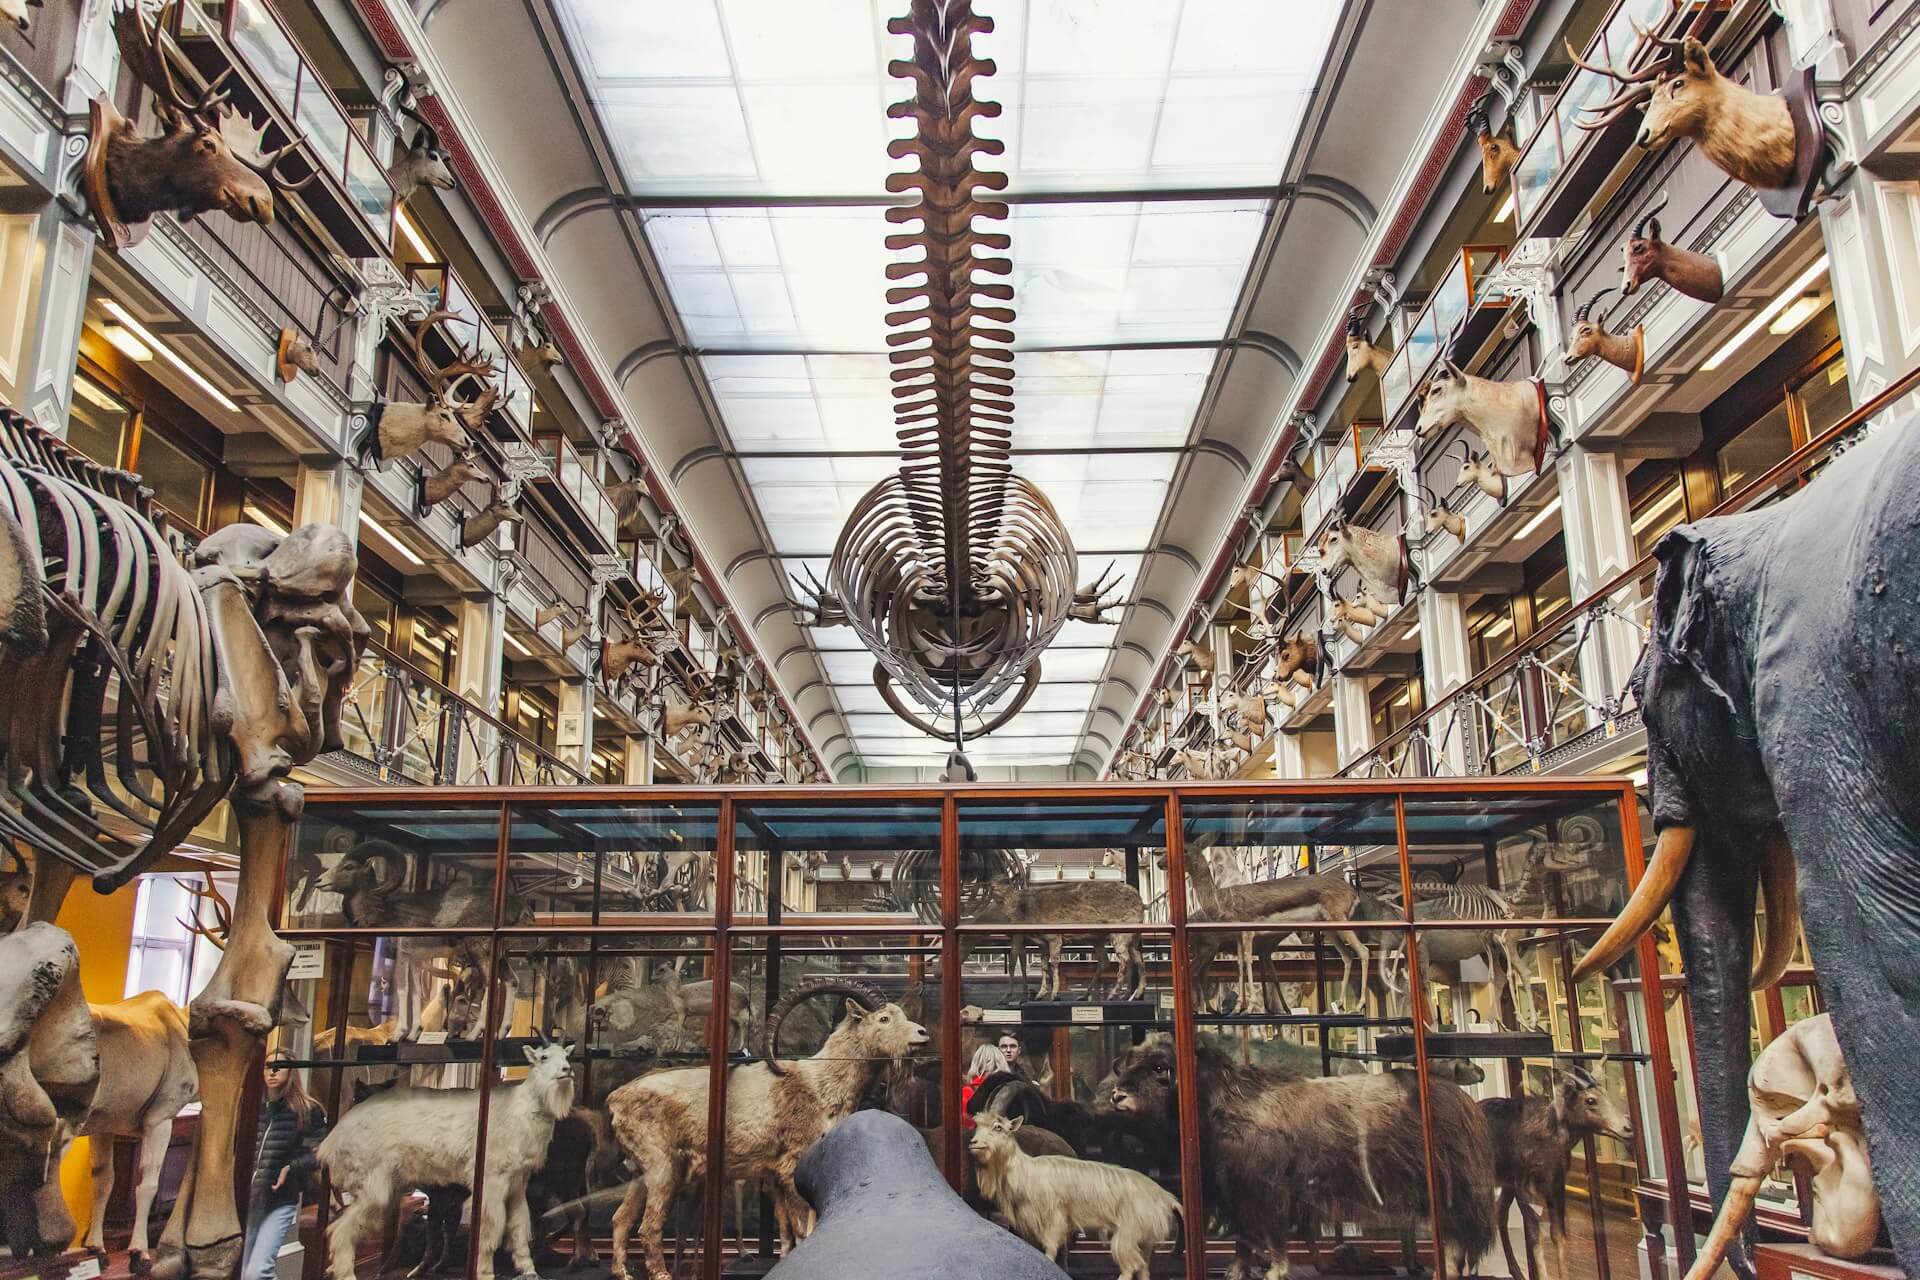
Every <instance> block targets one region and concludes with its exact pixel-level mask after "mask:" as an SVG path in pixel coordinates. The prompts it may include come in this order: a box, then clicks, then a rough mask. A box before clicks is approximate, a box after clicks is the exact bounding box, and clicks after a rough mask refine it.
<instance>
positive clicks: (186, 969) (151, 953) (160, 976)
mask: <svg viewBox="0 0 1920 1280" xmlns="http://www.w3.org/2000/svg"><path fill="white" fill-rule="evenodd" d="M234 881H235V877H234V876H232V875H226V874H216V875H215V876H214V877H213V887H214V888H215V889H216V890H218V891H219V893H220V894H221V895H222V896H224V897H226V898H228V899H229V900H230V899H231V897H232V894H233V891H234ZM205 887H206V882H205V881H204V880H202V879H200V878H198V877H194V876H164V875H156V876H142V877H141V878H140V889H139V896H138V898H137V900H136V901H135V902H134V906H133V942H132V945H131V946H130V947H129V948H128V951H127V986H126V994H127V995H129V996H132V995H137V994H139V993H140V992H142V991H158V992H160V993H161V994H162V995H164V996H166V997H167V999H169V1000H171V1001H173V1002H174V1003H175V1004H185V1003H186V1002H187V1001H189V1000H191V999H192V998H193V997H194V996H195V995H197V994H199V991H200V988H201V987H203V986H205V985H206V984H207V979H208V978H210V977H212V976H213V970H214V966H215V965H217V964H219V963H220V948H219V947H217V946H215V945H214V944H213V943H212V942H210V941H208V940H207V939H206V938H205V937H202V936H200V935H198V934H196V933H194V932H193V930H192V929H190V928H188V925H189V924H190V923H191V924H198V925H199V926H201V927H203V928H214V927H215V926H216V924H217V920H216V913H215V909H214V904H213V903H212V901H211V900H209V899H207V898H203V897H200V896H197V894H196V891H204V889H205Z"/></svg>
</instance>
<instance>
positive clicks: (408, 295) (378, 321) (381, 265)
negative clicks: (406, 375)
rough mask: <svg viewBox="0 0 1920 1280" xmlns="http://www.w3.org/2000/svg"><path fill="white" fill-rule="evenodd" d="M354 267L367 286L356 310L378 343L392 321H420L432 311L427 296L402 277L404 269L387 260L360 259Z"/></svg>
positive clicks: (363, 289)
mask: <svg viewBox="0 0 1920 1280" xmlns="http://www.w3.org/2000/svg"><path fill="white" fill-rule="evenodd" d="M353 265H354V268H355V270H357V271H359V273H360V279H361V280H362V281H363V282H364V285H365V287H364V288H362V289H361V291H360V296H359V298H358V299H357V300H356V306H355V309H356V310H357V311H358V312H359V314H360V317H361V321H362V323H363V324H364V325H365V326H366V331H368V332H371V333H372V334H373V335H374V338H375V340H376V341H378V339H379V335H380V334H381V333H382V332H384V331H385V329H386V326H387V324H388V322H390V321H393V320H420V319H423V318H424V317H425V316H426V315H427V313H428V312H429V311H431V310H432V308H431V307H430V306H428V305H427V299H426V297H425V296H424V295H423V294H421V293H420V291H419V290H418V289H416V288H414V286H413V283H412V282H411V281H410V280H408V279H407V278H406V277H405V276H404V275H402V274H400V268H398V267H396V266H394V265H393V263H391V262H389V261H387V260H386V259H385V258H359V259H355V261H354V264H353Z"/></svg>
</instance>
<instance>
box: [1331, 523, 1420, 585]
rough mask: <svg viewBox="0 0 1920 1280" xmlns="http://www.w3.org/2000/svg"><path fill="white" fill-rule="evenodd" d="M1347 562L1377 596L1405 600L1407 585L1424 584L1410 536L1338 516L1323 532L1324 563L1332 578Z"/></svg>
mask: <svg viewBox="0 0 1920 1280" xmlns="http://www.w3.org/2000/svg"><path fill="white" fill-rule="evenodd" d="M1347 565H1352V566H1353V568H1354V571H1355V572H1356V573H1358V574H1359V575H1360V584H1361V587H1362V589H1363V590H1365V591H1367V592H1368V593H1370V594H1371V595H1372V596H1373V597H1374V598H1375V599H1376V600H1380V601H1385V600H1387V599H1389V598H1391V599H1392V600H1394V601H1395V602H1396V603H1397V602H1399V601H1402V600H1405V599H1406V598H1407V597H1406V589H1407V587H1408V586H1413V587H1415V588H1416V589H1417V588H1418V587H1419V585H1420V581H1419V575H1418V574H1416V573H1415V572H1414V568H1413V559H1412V557H1411V556H1409V555H1408V554H1407V540H1406V538H1405V537H1404V536H1403V537H1397V538H1396V537H1392V536H1390V535H1388V534H1384V533H1380V532H1377V531H1376V530H1373V529H1369V528H1366V527H1365V526H1364V525H1351V524H1348V523H1347V522H1346V521H1345V520H1335V521H1334V522H1333V523H1332V524H1331V525H1328V526H1327V531H1326V532H1325V533H1323V534H1321V535H1320V567H1321V569H1322V570H1323V571H1324V572H1325V573H1326V574H1327V576H1328V577H1329V578H1331V577H1332V576H1333V575H1334V574H1337V573H1339V572H1340V570H1341V569H1342V568H1344V567H1346V566H1347Z"/></svg>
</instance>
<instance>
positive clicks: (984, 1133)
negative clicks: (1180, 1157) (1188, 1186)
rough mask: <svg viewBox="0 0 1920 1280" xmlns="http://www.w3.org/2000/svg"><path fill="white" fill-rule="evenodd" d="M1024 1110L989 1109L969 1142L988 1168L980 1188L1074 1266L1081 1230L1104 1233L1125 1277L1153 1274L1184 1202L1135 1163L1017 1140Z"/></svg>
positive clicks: (1025, 1234)
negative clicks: (1053, 1151)
mask: <svg viewBox="0 0 1920 1280" xmlns="http://www.w3.org/2000/svg"><path fill="white" fill-rule="evenodd" d="M1021 1123H1022V1118H1021V1117H1019V1116H996V1115H981V1116H980V1117H979V1118H978V1121H977V1123H976V1124H975V1125H974V1130H973V1137H972V1138H971V1139H970V1140H969V1141H968V1143H967V1149H968V1150H970V1151H972V1152H973V1158H974V1160H975V1162H976V1163H977V1166H978V1169H979V1174H980V1194H982V1195H984V1196H985V1197H987V1199H989V1200H991V1201H993V1204H994V1207H995V1208H997V1209H998V1210H1000V1212H1001V1213H1002V1214H1003V1215H1005V1217H1006V1219H1007V1221H1008V1222H1009V1223H1011V1224H1012V1226H1013V1230H1014V1233H1015V1234H1016V1235H1018V1236H1020V1238H1021V1239H1023V1240H1025V1241H1027V1243H1029V1244H1031V1245H1032V1246H1033V1247H1034V1248H1036V1249H1038V1250H1040V1252H1042V1253H1044V1254H1046V1255H1047V1256H1048V1257H1049V1258H1051V1259H1053V1260H1054V1261H1055V1262H1057V1263H1059V1264H1060V1265H1061V1266H1065V1265H1066V1251H1067V1242H1068V1241H1069V1240H1071V1239H1072V1238H1073V1233H1074V1232H1076V1231H1092V1232H1097V1233H1099V1234H1100V1235H1103V1236H1105V1237H1106V1238H1107V1248H1108V1250H1109V1251H1111V1252H1112V1254H1113V1260H1114V1262H1115V1264H1116V1265H1118V1266H1119V1268H1120V1277H1119V1280H1147V1276H1148V1271H1149V1267H1150V1264H1151V1261H1152V1258H1153V1250H1154V1247H1155V1246H1156V1245H1158V1244H1159V1243H1160V1241H1162V1240H1165V1239H1168V1238H1169V1237H1170V1236H1171V1235H1172V1234H1173V1223H1174V1219H1175V1218H1177V1217H1179V1216H1180V1202H1179V1200H1177V1199H1175V1198H1174V1197H1173V1195H1172V1194H1171V1193H1170V1192H1168V1191H1167V1189H1166V1188H1165V1187H1162V1186H1161V1185H1160V1184H1159V1183H1157V1182H1155V1181H1154V1180H1153V1179H1152V1178H1149V1177H1147V1176H1146V1175H1145V1174H1144V1173H1136V1172H1134V1171H1133V1170H1132V1169H1122V1168H1121V1167H1120V1166H1118V1165H1112V1164H1103V1163H1101V1162H1100V1161H1097V1160H1080V1159H1076V1158H1075V1157H1073V1156H1030V1155H1028V1154H1027V1153H1026V1152H1024V1151H1022V1150H1021V1149H1020V1144H1019V1143H1018V1142H1017V1141H1016V1140H1015V1139H1014V1134H1016V1133H1018V1132H1019V1130H1020V1126H1021Z"/></svg>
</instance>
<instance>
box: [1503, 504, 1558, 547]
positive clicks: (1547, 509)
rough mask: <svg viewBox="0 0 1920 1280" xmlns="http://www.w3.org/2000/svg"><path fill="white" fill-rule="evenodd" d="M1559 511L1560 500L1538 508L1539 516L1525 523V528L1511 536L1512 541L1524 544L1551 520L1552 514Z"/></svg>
mask: <svg viewBox="0 0 1920 1280" xmlns="http://www.w3.org/2000/svg"><path fill="white" fill-rule="evenodd" d="M1559 509H1560V499H1558V498H1555V499H1554V500H1553V501H1552V502H1549V503H1548V504H1547V505H1546V506H1544V507H1542V508H1540V514H1539V515H1537V516H1535V517H1534V518H1533V519H1531V520H1529V521H1527V523H1526V526H1525V527H1524V528H1522V529H1521V530H1520V532H1518V533H1516V534H1514V535H1513V540H1514V541H1515V542H1525V541H1526V540H1527V539H1528V538H1531V537H1532V536H1533V535H1534V534H1536V533H1538V532H1539V531H1540V526H1541V525H1543V524H1545V523H1546V522H1547V521H1548V520H1550V519H1552V518H1553V513H1554V512H1556V511H1558V510H1559Z"/></svg>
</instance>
